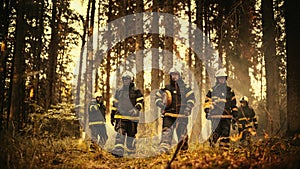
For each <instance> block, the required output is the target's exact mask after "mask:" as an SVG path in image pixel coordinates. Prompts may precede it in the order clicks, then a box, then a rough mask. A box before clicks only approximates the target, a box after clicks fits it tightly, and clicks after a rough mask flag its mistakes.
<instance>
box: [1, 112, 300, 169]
mask: <svg viewBox="0 0 300 169" xmlns="http://www.w3.org/2000/svg"><path fill="white" fill-rule="evenodd" d="M68 111H69V110H63V112H68ZM49 116H51V117H54V116H55V117H56V119H57V120H53V118H50V117H49ZM61 116H64V118H63V119H62V118H61ZM57 117H60V118H57ZM65 117H67V118H65ZM34 118H35V122H34V123H32V124H31V125H28V127H26V128H25V129H24V130H22V131H21V132H18V133H15V132H9V131H2V132H0V138H1V139H0V168H4V169H6V168H91V169H94V168H167V166H168V164H169V162H170V160H171V158H172V157H173V155H174V152H175V148H176V147H174V148H173V149H172V150H171V151H170V152H169V153H168V154H158V155H153V156H150V157H145V158H134V157H135V156H132V157H131V156H128V157H123V158H116V157H114V156H112V155H111V154H110V153H109V152H108V151H106V150H104V149H102V148H101V147H94V148H93V149H91V148H90V142H89V141H86V140H84V139H82V138H81V136H80V131H79V129H78V128H77V127H73V126H76V125H74V121H72V117H71V116H68V115H66V114H64V115H63V113H62V112H59V111H58V112H55V111H52V112H50V113H48V114H43V115H37V116H36V117H34ZM72 124H73V125H72ZM242 145H243V144H241V143H240V142H239V141H237V142H233V143H232V144H231V147H230V149H229V150H228V151H224V150H219V149H218V148H211V147H209V146H208V145H207V143H202V144H198V145H196V144H191V145H190V148H189V150H188V151H185V152H182V151H180V152H179V153H178V154H177V156H176V158H175V159H174V161H172V163H171V164H170V168H276V169H277V168H288V169H294V168H295V169H296V168H300V134H299V135H295V136H294V137H289V138H285V137H268V136H264V137H261V138H259V139H256V140H255V141H253V142H252V143H251V144H249V145H247V146H242ZM145 149H147V148H146V147H145ZM137 153H141V152H137ZM143 153H145V152H143ZM146 153H147V152H146ZM149 153H150V152H149Z"/></svg>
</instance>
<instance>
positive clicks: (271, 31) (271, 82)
mask: <svg viewBox="0 0 300 169" xmlns="http://www.w3.org/2000/svg"><path fill="white" fill-rule="evenodd" d="M261 9H262V29H263V38H262V41H263V50H264V51H263V52H264V57H265V65H266V82H267V94H266V98H267V111H268V113H267V114H270V115H271V116H268V117H267V119H269V121H268V126H269V127H270V129H269V131H270V133H271V134H278V133H279V130H280V112H279V83H280V80H279V63H280V60H279V57H278V56H276V44H275V20H274V12H273V1H272V0H262V8H261Z"/></svg>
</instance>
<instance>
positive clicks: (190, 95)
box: [184, 88, 195, 116]
mask: <svg viewBox="0 0 300 169" xmlns="http://www.w3.org/2000/svg"><path fill="white" fill-rule="evenodd" d="M185 97H186V100H187V102H186V108H185V110H184V114H185V115H186V116H189V115H191V112H192V108H193V107H194V105H195V94H194V92H193V90H192V89H191V88H187V90H186V94H185Z"/></svg>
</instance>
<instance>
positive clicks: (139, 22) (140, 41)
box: [135, 1, 148, 135]
mask: <svg viewBox="0 0 300 169" xmlns="http://www.w3.org/2000/svg"><path fill="white" fill-rule="evenodd" d="M142 12H144V4H143V1H136V13H142ZM137 16H138V17H136V23H135V26H136V27H135V29H136V32H143V26H144V21H143V16H142V15H137ZM143 36H144V35H143V34H138V35H136V44H135V50H136V58H135V63H136V72H137V74H136V86H137V88H138V89H140V90H141V91H142V93H144V52H143V50H144V48H145V47H144V38H143ZM144 102H146V103H145V104H148V103H147V100H144ZM140 116H141V122H142V123H139V130H138V131H142V132H141V133H140V134H141V135H145V134H146V133H147V127H146V125H145V123H143V122H145V111H144V110H142V111H141V114H140Z"/></svg>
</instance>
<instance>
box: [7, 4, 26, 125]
mask: <svg viewBox="0 0 300 169" xmlns="http://www.w3.org/2000/svg"><path fill="white" fill-rule="evenodd" d="M24 3H25V0H21V1H19V4H18V6H17V23H16V45H15V49H14V58H15V60H14V73H13V75H14V76H13V77H14V78H13V83H12V98H11V105H10V120H11V122H12V123H11V122H9V124H11V126H9V128H11V127H12V128H14V129H16V130H19V129H21V128H22V124H21V122H22V121H21V120H22V119H21V117H22V114H23V113H24V105H25V104H24V98H25V66H26V64H25V50H24V49H25V32H26V30H25V24H26V22H25V18H24V17H25V9H24V8H22V7H23V5H24ZM15 127H16V128H15Z"/></svg>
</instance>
